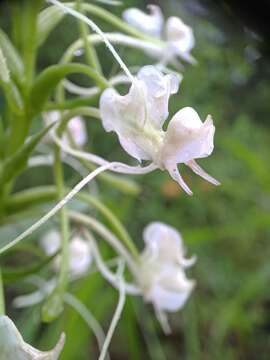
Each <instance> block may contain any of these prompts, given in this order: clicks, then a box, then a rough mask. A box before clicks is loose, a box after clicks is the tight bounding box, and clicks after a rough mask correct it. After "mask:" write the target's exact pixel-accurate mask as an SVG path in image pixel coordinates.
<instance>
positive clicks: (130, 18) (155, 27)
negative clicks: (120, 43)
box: [123, 5, 164, 37]
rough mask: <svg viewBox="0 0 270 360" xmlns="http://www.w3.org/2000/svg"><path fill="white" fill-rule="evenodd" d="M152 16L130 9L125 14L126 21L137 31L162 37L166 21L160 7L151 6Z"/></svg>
mask: <svg viewBox="0 0 270 360" xmlns="http://www.w3.org/2000/svg"><path fill="white" fill-rule="evenodd" d="M148 8H149V12H150V14H146V13H144V12H143V11H141V10H140V9H136V8H130V9H127V10H125V11H124V12H123V18H124V20H125V21H126V22H127V23H129V24H130V25H132V26H134V27H135V28H136V29H138V30H140V31H142V32H144V33H146V34H149V35H152V36H156V37H160V35H161V31H162V27H163V23H164V19H163V15H162V12H161V10H160V7H159V6H156V5H149V6H148Z"/></svg>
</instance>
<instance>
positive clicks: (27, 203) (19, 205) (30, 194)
mask: <svg viewBox="0 0 270 360" xmlns="http://www.w3.org/2000/svg"><path fill="white" fill-rule="evenodd" d="M69 191H70V189H69V188H65V192H69ZM57 194H58V193H57V189H56V188H55V186H40V187H37V188H34V189H29V190H24V191H21V192H19V193H17V194H15V195H12V196H10V198H9V201H8V203H7V204H6V211H7V213H8V214H9V215H13V214H16V213H18V212H19V211H22V210H23V211H25V210H27V208H28V207H33V206H35V205H41V204H43V203H46V202H49V201H53V200H56V199H57ZM76 198H77V199H79V200H80V201H82V202H84V203H85V204H87V205H88V206H91V207H94V208H96V209H97V210H98V211H99V212H100V213H101V214H102V215H103V216H104V217H105V218H106V219H107V220H108V222H109V223H110V224H111V226H112V229H113V230H114V231H115V233H116V234H117V236H118V237H119V239H121V240H122V241H123V243H124V244H125V245H126V247H127V248H128V249H129V250H130V251H131V253H132V254H133V255H134V256H135V257H137V256H138V250H137V248H136V246H135V245H134V241H133V240H132V239H131V237H130V235H129V234H128V232H127V230H126V229H125V227H124V225H123V224H122V223H121V221H120V220H119V219H118V218H117V217H116V216H115V215H114V214H113V212H112V211H111V210H110V209H109V208H108V207H107V206H105V205H104V204H103V203H102V202H101V201H100V200H99V199H98V198H97V197H94V196H92V195H90V194H89V193H86V192H83V191H81V192H80V193H78V194H77V195H76Z"/></svg>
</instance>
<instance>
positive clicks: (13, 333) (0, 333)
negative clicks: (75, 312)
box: [0, 315, 65, 360]
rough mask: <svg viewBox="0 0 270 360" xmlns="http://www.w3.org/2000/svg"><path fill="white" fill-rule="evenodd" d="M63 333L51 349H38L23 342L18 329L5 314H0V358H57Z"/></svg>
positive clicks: (60, 349)
mask: <svg viewBox="0 0 270 360" xmlns="http://www.w3.org/2000/svg"><path fill="white" fill-rule="evenodd" d="M64 342H65V335H64V334H62V335H61V337H60V339H59V341H58V343H57V344H56V346H55V348H54V349H53V350H51V351H46V352H43V351H39V350H37V349H35V348H34V347H32V346H31V345H29V344H27V343H26V342H24V340H23V338H22V336H21V334H20V333H19V331H18V329H17V328H16V326H15V325H14V323H13V322H12V320H11V319H10V318H9V317H7V316H4V315H2V316H0V349H1V356H0V357H1V359H5V360H15V359H16V360H57V359H58V358H59V356H60V353H61V351H62V349H63V346H64Z"/></svg>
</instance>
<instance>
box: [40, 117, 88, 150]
mask: <svg viewBox="0 0 270 360" xmlns="http://www.w3.org/2000/svg"><path fill="white" fill-rule="evenodd" d="M43 118H44V121H45V124H46V126H48V125H50V124H52V123H54V122H56V121H59V120H60V112H59V111H49V112H46V113H43ZM67 128H68V130H69V131H70V133H71V135H72V137H73V140H74V142H75V144H76V145H77V146H78V147H83V146H84V145H85V144H86V143H87V140H88V137H87V130H86V126H85V123H84V120H83V118H82V117H80V116H75V117H74V118H72V119H71V120H69V122H68V125H67ZM63 140H64V141H65V143H67V144H69V139H68V135H67V134H65V135H64V137H63ZM45 141H47V142H51V138H50V135H47V137H46V138H45Z"/></svg>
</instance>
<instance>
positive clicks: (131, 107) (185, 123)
mask: <svg viewBox="0 0 270 360" xmlns="http://www.w3.org/2000/svg"><path fill="white" fill-rule="evenodd" d="M178 87H179V78H178V77H177V75H175V74H169V75H163V74H162V73H161V72H160V71H159V70H158V69H157V68H155V67H154V66H144V67H143V68H141V70H140V71H139V72H138V75H137V78H135V81H134V82H133V83H132V85H131V87H130V90H129V93H128V94H127V95H125V96H121V95H120V94H119V93H118V92H117V91H116V90H114V89H112V88H110V89H106V90H105V91H104V92H103V93H102V95H101V98H100V113H101V120H102V124H103V127H104V129H105V130H106V131H114V132H116V133H117V135H118V139H119V142H120V144H121V146H122V147H123V148H124V149H125V151H126V152H127V153H128V154H129V155H131V156H133V157H134V158H136V159H137V160H138V161H141V160H151V161H152V162H153V163H154V164H155V165H157V166H158V167H159V168H160V169H162V170H163V169H166V170H168V172H169V173H170V175H171V176H172V178H173V179H174V180H175V181H177V182H178V183H179V184H180V186H181V187H182V188H183V189H184V190H185V191H186V192H187V193H188V194H190V195H191V194H192V192H191V190H190V189H189V187H188V186H187V185H186V183H185V182H184V180H183V179H182V177H181V175H180V173H179V171H178V168H177V164H179V163H184V164H186V165H187V166H189V167H190V168H191V169H192V170H193V171H194V172H195V173H196V174H198V175H200V176H201V177H203V178H204V179H206V180H207V181H209V182H211V183H213V184H214V185H218V184H219V183H218V181H216V180H215V179H214V178H212V177H211V176H210V175H208V174H207V173H206V172H205V171H204V170H203V169H202V168H200V167H199V165H198V164H197V163H196V162H195V159H197V158H204V157H207V156H209V155H210V154H211V153H212V151H213V149H214V144H213V139H214V132H215V127H214V125H213V121H212V118H211V117H210V116H208V117H207V119H206V121H205V122H204V123H203V122H202V121H201V120H200V118H199V116H198V114H197V113H196V111H195V110H193V109H192V108H190V107H186V108H183V109H181V110H179V111H178V112H177V113H176V114H175V115H174V116H173V118H172V119H171V121H170V122H169V125H168V127H167V130H166V131H164V130H163V129H162V127H163V124H164V122H165V120H166V119H167V117H168V115H169V112H168V102H169V97H170V95H171V94H175V93H176V92H177V91H178Z"/></svg>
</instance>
